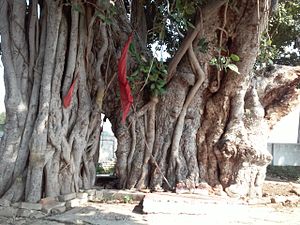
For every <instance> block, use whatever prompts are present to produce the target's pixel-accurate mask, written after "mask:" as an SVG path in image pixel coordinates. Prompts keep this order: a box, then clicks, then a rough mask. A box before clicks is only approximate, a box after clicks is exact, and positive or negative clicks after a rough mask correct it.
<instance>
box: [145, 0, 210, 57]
mask: <svg viewBox="0 0 300 225" xmlns="http://www.w3.org/2000/svg"><path fill="white" fill-rule="evenodd" d="M204 3H206V1H204V0H198V1H189V0H168V1H162V2H161V3H157V1H146V4H145V8H146V9H148V10H149V11H151V12H152V14H151V15H147V16H148V17H151V16H152V18H154V20H153V21H152V22H151V23H152V27H151V29H150V32H149V34H148V40H149V42H150V43H155V42H159V44H161V45H166V46H167V49H168V53H169V54H170V55H171V56H172V55H174V54H175V52H176V49H178V47H179V43H180V42H181V40H182V38H183V36H184V35H185V34H186V32H187V30H188V28H193V27H194V25H193V19H194V15H195V13H196V9H197V7H199V6H201V5H203V4H204ZM148 10H147V11H148ZM153 15H154V16H153ZM148 47H149V48H150V45H149V46H148Z"/></svg>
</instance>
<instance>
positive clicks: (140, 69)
mask: <svg viewBox="0 0 300 225" xmlns="http://www.w3.org/2000/svg"><path fill="white" fill-rule="evenodd" d="M129 51H130V53H131V55H132V57H133V58H134V59H135V61H136V63H137V68H136V70H135V71H134V72H133V73H132V74H131V75H130V76H128V78H127V79H128V80H129V82H130V86H131V88H132V90H135V89H136V83H139V82H142V83H143V86H147V87H148V88H149V89H150V93H151V95H152V96H159V95H162V94H164V93H165V91H166V90H165V85H166V77H167V74H168V72H167V66H166V65H165V64H164V63H163V62H160V61H158V60H157V59H156V58H152V60H150V61H148V60H147V59H146V58H145V57H144V56H141V55H140V54H138V52H137V51H136V49H135V46H134V45H133V44H131V45H130V48H129ZM141 74H143V76H141Z"/></svg>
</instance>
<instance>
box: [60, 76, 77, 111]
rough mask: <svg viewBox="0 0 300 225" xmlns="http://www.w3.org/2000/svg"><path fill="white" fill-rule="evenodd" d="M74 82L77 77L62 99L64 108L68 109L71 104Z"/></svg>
mask: <svg viewBox="0 0 300 225" xmlns="http://www.w3.org/2000/svg"><path fill="white" fill-rule="evenodd" d="M76 80H77V76H76V77H75V79H74V80H73V82H72V84H71V87H70V89H69V91H68V93H67V95H66V96H65V97H64V100H63V105H64V107H65V108H68V107H69V106H70V104H71V100H72V95H73V92H74V87H75V83H76Z"/></svg>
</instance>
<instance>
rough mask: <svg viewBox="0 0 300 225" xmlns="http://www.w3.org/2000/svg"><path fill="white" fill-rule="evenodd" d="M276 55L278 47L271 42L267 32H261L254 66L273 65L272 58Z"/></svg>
mask: <svg viewBox="0 0 300 225" xmlns="http://www.w3.org/2000/svg"><path fill="white" fill-rule="evenodd" d="M277 55H278V49H277V48H276V46H275V45H273V44H272V40H271V39H270V37H269V35H268V34H267V33H265V34H263V35H262V37H261V41H260V48H259V53H258V56H257V59H256V63H255V68H261V67H266V66H269V65H273V59H274V58H276V56H277Z"/></svg>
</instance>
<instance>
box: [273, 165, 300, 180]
mask: <svg viewBox="0 0 300 225" xmlns="http://www.w3.org/2000/svg"><path fill="white" fill-rule="evenodd" d="M267 175H269V176H271V177H280V178H282V179H288V180H294V181H297V182H300V166H268V167H267Z"/></svg>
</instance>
